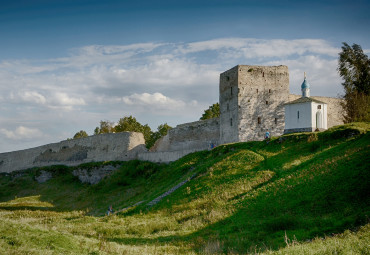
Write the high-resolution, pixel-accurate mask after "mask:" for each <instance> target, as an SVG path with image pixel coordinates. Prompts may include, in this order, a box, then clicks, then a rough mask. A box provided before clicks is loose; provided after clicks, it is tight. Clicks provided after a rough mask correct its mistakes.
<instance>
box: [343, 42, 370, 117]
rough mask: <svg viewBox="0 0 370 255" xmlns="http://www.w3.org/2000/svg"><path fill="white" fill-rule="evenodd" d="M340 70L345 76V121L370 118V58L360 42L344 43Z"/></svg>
mask: <svg viewBox="0 0 370 255" xmlns="http://www.w3.org/2000/svg"><path fill="white" fill-rule="evenodd" d="M338 71H339V74H340V76H341V77H342V78H343V80H344V82H343V83H342V85H343V87H344V93H345V94H344V96H343V98H344V103H343V105H342V106H343V108H344V110H345V113H344V120H345V122H353V121H369V120H370V60H369V57H368V56H367V55H366V54H364V52H363V50H362V48H361V46H360V45H358V44H353V45H352V47H351V46H349V45H348V44H347V43H343V46H342V51H341V52H340V53H339V60H338Z"/></svg>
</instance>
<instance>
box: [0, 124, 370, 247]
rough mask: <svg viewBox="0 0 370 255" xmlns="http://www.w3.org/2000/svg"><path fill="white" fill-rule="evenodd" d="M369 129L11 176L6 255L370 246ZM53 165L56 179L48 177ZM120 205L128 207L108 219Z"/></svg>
mask: <svg viewBox="0 0 370 255" xmlns="http://www.w3.org/2000/svg"><path fill="white" fill-rule="evenodd" d="M369 130H370V124H369V123H353V124H349V125H344V126H338V127H335V128H332V129H330V130H328V131H326V132H320V133H301V134H290V135H285V136H282V137H276V138H272V140H271V142H270V143H268V144H267V143H266V142H247V143H235V144H228V145H222V146H219V147H217V148H215V149H213V150H212V151H202V152H196V153H192V154H190V155H187V156H185V157H184V158H182V159H180V160H178V161H176V162H173V163H171V164H168V165H167V164H153V163H150V162H140V161H130V162H104V163H93V164H86V165H84V167H85V168H87V169H89V168H91V167H94V166H96V165H102V164H122V165H121V167H120V168H119V170H117V171H115V172H114V173H112V174H111V175H110V176H107V177H106V178H104V179H103V180H102V181H101V182H100V183H99V184H95V185H88V184H81V183H80V182H79V180H78V179H77V178H76V177H74V176H73V175H72V171H73V168H72V167H64V166H55V167H46V168H41V169H40V168H39V169H30V170H27V171H24V172H16V173H12V174H10V175H5V174H2V175H1V177H0V254H199V253H200V254H217V253H219V254H255V253H266V254H275V253H276V254H347V253H351V254H370V247H369V243H370V223H369V213H370V174H369V169H370V162H369V161H370V157H369V155H370V154H369V145H370V139H369V138H370V137H369V132H368V131H369ZM41 170H44V171H50V172H52V173H53V176H54V177H53V178H52V179H51V180H49V181H47V182H45V183H42V184H39V183H37V182H36V181H35V176H37V175H39V174H40V171H41ZM190 178H191V179H190ZM185 180H189V181H188V182H187V183H185V184H184V185H183V186H181V187H180V188H178V189H176V190H175V191H174V192H173V193H171V194H169V195H168V196H165V197H163V199H162V200H160V201H159V202H158V203H157V204H155V205H153V206H151V205H148V203H149V202H150V201H152V200H153V199H155V198H157V197H158V196H160V195H162V194H163V193H165V192H166V191H168V190H169V189H171V188H172V187H174V186H176V185H177V184H179V183H181V182H183V181H185ZM109 204H112V205H113V208H114V209H115V210H119V209H123V208H127V209H126V210H123V211H122V212H119V213H117V214H115V215H113V216H109V217H108V216H105V211H106V210H107V207H108V205H109ZM135 204H137V205H136V206H134V205H135Z"/></svg>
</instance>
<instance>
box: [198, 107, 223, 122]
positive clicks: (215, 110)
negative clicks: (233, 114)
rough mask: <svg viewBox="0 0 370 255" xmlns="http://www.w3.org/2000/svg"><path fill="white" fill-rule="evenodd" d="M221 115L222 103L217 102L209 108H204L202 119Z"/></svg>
mask: <svg viewBox="0 0 370 255" xmlns="http://www.w3.org/2000/svg"><path fill="white" fill-rule="evenodd" d="M217 117H220V104H219V103H216V104H213V105H211V106H210V107H209V108H208V109H207V110H204V113H203V115H202V117H201V118H200V120H207V119H212V118H217Z"/></svg>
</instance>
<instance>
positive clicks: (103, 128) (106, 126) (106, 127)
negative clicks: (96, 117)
mask: <svg viewBox="0 0 370 255" xmlns="http://www.w3.org/2000/svg"><path fill="white" fill-rule="evenodd" d="M113 132H114V123H113V122H110V121H108V120H101V121H100V128H99V127H96V128H95V130H94V134H95V135H98V134H106V133H113Z"/></svg>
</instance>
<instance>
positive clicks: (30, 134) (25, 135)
mask: <svg viewBox="0 0 370 255" xmlns="http://www.w3.org/2000/svg"><path fill="white" fill-rule="evenodd" d="M0 133H2V134H3V135H5V136H6V137H7V138H8V139H11V140H21V139H35V138H40V137H42V135H43V134H42V132H41V131H40V130H39V129H37V128H28V127H24V126H19V127H17V128H16V129H15V130H14V131H13V130H7V129H5V128H2V129H0Z"/></svg>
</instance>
